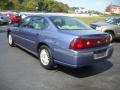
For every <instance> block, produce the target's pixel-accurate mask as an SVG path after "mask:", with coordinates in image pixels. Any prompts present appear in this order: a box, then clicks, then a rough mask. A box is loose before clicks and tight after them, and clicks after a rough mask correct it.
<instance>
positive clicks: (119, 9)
mask: <svg viewBox="0 0 120 90" xmlns="http://www.w3.org/2000/svg"><path fill="white" fill-rule="evenodd" d="M110 13H114V14H120V6H118V5H111V7H110Z"/></svg>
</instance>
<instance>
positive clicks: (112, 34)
mask: <svg viewBox="0 0 120 90" xmlns="http://www.w3.org/2000/svg"><path fill="white" fill-rule="evenodd" d="M107 33H108V34H110V37H111V39H110V41H111V42H112V41H113V40H114V38H115V35H114V33H113V32H107Z"/></svg>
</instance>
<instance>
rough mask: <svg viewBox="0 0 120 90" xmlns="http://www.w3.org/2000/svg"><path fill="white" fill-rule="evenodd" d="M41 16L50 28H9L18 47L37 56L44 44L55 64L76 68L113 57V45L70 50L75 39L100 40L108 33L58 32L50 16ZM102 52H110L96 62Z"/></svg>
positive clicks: (87, 31)
mask: <svg viewBox="0 0 120 90" xmlns="http://www.w3.org/2000/svg"><path fill="white" fill-rule="evenodd" d="M40 16H41V17H43V18H45V19H46V20H47V22H48V27H46V28H45V29H43V30H37V29H32V28H27V27H16V26H10V27H9V30H8V32H9V31H11V34H12V37H13V40H14V42H15V43H16V44H17V45H19V46H21V47H23V48H24V49H26V50H28V51H30V52H32V53H33V54H36V55H37V53H38V50H37V49H38V45H39V44H40V43H44V44H46V45H47V46H48V47H49V48H50V50H51V53H52V56H53V59H54V62H55V63H57V64H62V65H65V66H70V67H75V68H76V67H81V66H85V65H89V64H91V63H93V62H99V61H104V60H105V59H107V58H110V57H111V55H112V53H113V47H112V45H111V44H109V45H106V46H101V47H96V48H90V49H82V50H79V51H74V50H71V49H69V44H70V42H71V41H72V40H73V39H75V38H78V37H89V38H99V37H103V36H105V35H107V34H106V33H103V32H98V31H95V30H92V29H91V30H71V31H67V30H66V31H65V30H58V29H57V28H56V27H55V26H54V25H53V23H52V22H51V20H50V19H49V17H50V15H40ZM32 17H34V16H32ZM101 50H108V55H107V56H106V57H103V58H100V59H97V60H95V59H94V53H95V52H97V51H101Z"/></svg>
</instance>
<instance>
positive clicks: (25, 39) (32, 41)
mask: <svg viewBox="0 0 120 90" xmlns="http://www.w3.org/2000/svg"><path fill="white" fill-rule="evenodd" d="M14 36H16V37H18V38H21V39H23V40H25V41H28V42H30V43H33V44H35V41H32V40H29V39H26V38H23V37H21V36H18V35H14Z"/></svg>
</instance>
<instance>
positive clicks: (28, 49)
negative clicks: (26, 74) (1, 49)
mask: <svg viewBox="0 0 120 90" xmlns="http://www.w3.org/2000/svg"><path fill="white" fill-rule="evenodd" d="M15 45H17V46H19V47H21V48H23V49H25V50H26V51H28V52H30V53H32V54H34V55H35V56H38V54H37V53H35V52H33V51H31V50H29V49H27V48H25V47H24V46H22V45H20V44H18V43H15Z"/></svg>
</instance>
